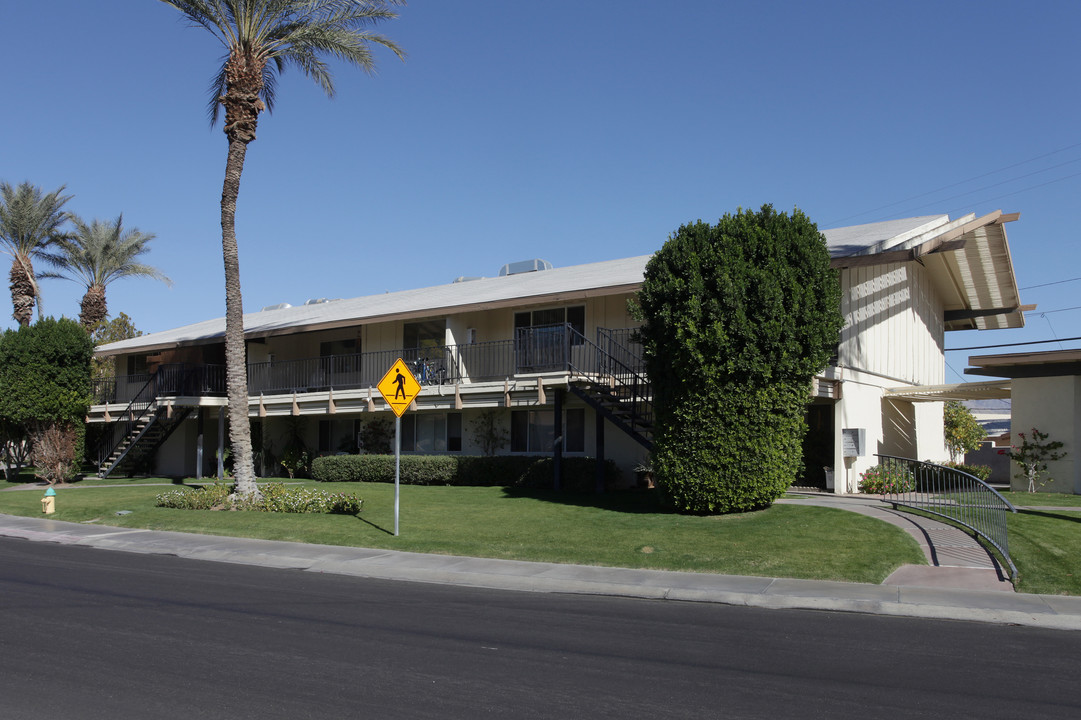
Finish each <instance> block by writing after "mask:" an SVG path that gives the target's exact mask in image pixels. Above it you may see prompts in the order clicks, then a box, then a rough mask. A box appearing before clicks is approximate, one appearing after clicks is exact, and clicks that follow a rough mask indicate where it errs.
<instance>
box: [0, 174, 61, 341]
mask: <svg viewBox="0 0 1081 720" xmlns="http://www.w3.org/2000/svg"><path fill="white" fill-rule="evenodd" d="M62 192H64V186H63V185H61V186H60V187H59V188H57V189H56V190H54V191H52V192H51V193H48V194H45V193H43V192H42V190H41V188H39V187H37V186H35V185H31V184H30V183H28V182H24V183H22V184H21V185H19V187H17V188H13V187H11V185H8V184H7V183H6V182H5V183H0V242H2V243H3V249H4V251H5V252H7V253H8V254H9V255H11V273H10V274H9V276H8V277H9V280H10V286H11V306H12V313H11V316H12V317H13V318H15V320H16V321H17V322H18V323H19V324H20V325H23V326H26V325H29V324H30V320H31V319H32V318H33V316H34V303H35V302H36V303H37V304H38V314H39V315H40V314H41V290H40V288H38V283H37V277H36V276H35V275H34V263H33V260H34V258H38V257H41V256H43V255H44V254H46V253H47V252H48V251H49V247H50V246H51V245H53V244H54V243H55V242H56V241H57V240H58V239H59V238H60V237H62V236H63V233H61V232H60V228H61V226H62V225H63V224H64V223H65V222H67V220H68V217H69V216H68V213H67V212H65V211H64V204H65V203H66V202H67V201H68V200H70V199H71V195H61V193H62Z"/></svg>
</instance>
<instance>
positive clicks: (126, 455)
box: [98, 407, 194, 478]
mask: <svg viewBox="0 0 1081 720" xmlns="http://www.w3.org/2000/svg"><path fill="white" fill-rule="evenodd" d="M193 409H194V408H191V407H178V408H173V409H172V413H171V417H170V413H169V411H168V410H167V409H165V408H161V407H155V408H154V410H153V411H152V412H149V413H147V414H146V415H144V416H143V417H141V418H140V419H138V420H135V421H133V422H131V423H130V426H126V427H125V428H124V430H123V431H122V433H120V441H119V443H118V444H116V445H115V446H114V447H113V449H112V451H111V452H110V453H109V454H108V456H106V457H105V458H103V459H101V460H100V461H99V462H98V477H100V478H104V477H108V476H109V475H110V474H111V473H112V472H113V471H114V470H117V469H120V468H124V469H127V470H129V471H134V470H135V469H136V468H139V467H141V466H142V465H143V463H144V462H146V461H148V460H150V458H152V457H153V456H154V452H155V451H156V450H157V449H158V448H159V447H161V444H162V443H163V442H165V440H166V439H168V437H169V436H170V435H172V434H173V431H174V430H176V429H177V427H179V426H180V422H181V421H182V420H184V418H186V417H187V416H188V415H190V414H191V412H192V410H193ZM115 422H117V423H120V422H123V421H119V420H118V421H115ZM106 435H107V437H113V436H114V435H113V433H107V434H106Z"/></svg>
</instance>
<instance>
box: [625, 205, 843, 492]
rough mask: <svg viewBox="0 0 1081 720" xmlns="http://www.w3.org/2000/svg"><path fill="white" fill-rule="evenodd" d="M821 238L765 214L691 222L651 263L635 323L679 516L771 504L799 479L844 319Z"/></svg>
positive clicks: (662, 474) (656, 462)
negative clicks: (816, 394) (811, 407)
mask: <svg viewBox="0 0 1081 720" xmlns="http://www.w3.org/2000/svg"><path fill="white" fill-rule="evenodd" d="M840 300H841V289H840V284H839V282H838V279H837V272H836V271H835V270H833V269H832V268H830V256H829V250H828V249H827V247H826V243H825V239H824V238H823V236H822V234H821V233H820V232H819V231H818V228H817V227H816V226H815V225H814V223H812V222H811V221H810V220H809V219H808V218H807V216H806V215H804V214H803V213H802V212H800V211H799V210H795V211H794V212H793V213H792V214H791V216H789V215H786V214H785V213H778V212H776V211H775V210H774V209H773V207H772V206H770V205H765V206H763V207H762V208H761V209H760V210H759V211H758V212H753V211H746V210H740V211H738V212H737V213H736V214H735V215H731V214H729V215H725V216H724V217H723V218H721V220H720V221H719V222H718V223H717V224H716V225H709V224H707V223H703V222H701V221H699V222H697V223H693V224H687V225H684V226H682V227H680V228H679V230H678V231H677V232H676V233H675V234H674V235H672V236H671V237H669V239H668V241H667V242H665V244H664V246H663V247H661V249H660V250H659V251H658V252H657V253H656V254H654V255H653V257H652V258H651V259H650V261H649V263H648V264H647V265H646V272H645V278H644V280H643V283H642V288H641V290H640V291H639V293H638V296H637V309H636V311H635V312H636V314H637V315H638V317H639V318H640V319H641V320H642V327H641V331H640V332H641V336H642V346H643V351H644V357H645V361H646V366H647V369H648V371H649V377H650V380H651V381H652V383H653V399H654V417H655V425H656V435H655V443H654V449H653V469H654V471H655V476H656V479H657V483H658V485H659V486H660V487H661V489H662V490H663V491H664V492H665V493H666V494H667V495H668V496H669V497H670V498H671V500H672V501H673V503H674V504H675V506H676V508H677V509H678V510H681V511H684V512H692V513H725V512H738V511H744V510H753V509H757V508H761V507H765V506H768V505H769V504H770V503H772V502H773V501H774V500H776V499H777V498H778V497H780V496H781V495H782V494H783V493H784V492H785V490H786V489H787V488H788V487H789V486H790V485H791V484H792V482H793V481H794V480H795V479H796V478H797V477H798V474H799V471H800V468H801V465H802V440H803V436H804V435H805V434H806V423H805V421H804V414H805V412H806V406H807V402H808V398H809V394H810V385H811V379H812V377H813V376H814V374H815V373H816V372H818V371H820V370H821V369H822V368H823V367H825V366H826V365H827V363H828V362H829V358H830V356H831V354H832V353H833V351H834V349H835V347H836V345H837V341H838V336H839V332H840V330H841V327H842V325H843V322H844V319H843V318H842V316H841V313H840Z"/></svg>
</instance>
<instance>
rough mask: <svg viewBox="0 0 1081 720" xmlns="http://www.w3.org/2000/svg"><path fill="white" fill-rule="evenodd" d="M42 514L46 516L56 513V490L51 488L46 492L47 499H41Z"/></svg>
mask: <svg viewBox="0 0 1081 720" xmlns="http://www.w3.org/2000/svg"><path fill="white" fill-rule="evenodd" d="M41 512H43V513H45V514H46V515H52V514H53V513H54V512H56V490H53V489H52V488H49V489H48V490H46V491H45V497H43V498H41Z"/></svg>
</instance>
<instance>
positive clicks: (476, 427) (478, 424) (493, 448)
mask: <svg viewBox="0 0 1081 720" xmlns="http://www.w3.org/2000/svg"><path fill="white" fill-rule="evenodd" d="M469 427H470V429H471V430H472V431H473V442H475V443H476V444H477V445H479V446H480V451H481V452H482V453H484V455H485V457H492V456H493V455H495V454H496V453H497V452H498V451H499V450H501V449H502V448H504V447H506V445H507V442H508V441H509V440H510V438H509V437H508V436H507V428H506V427H505V426H504V425H503V423H502V422H501V421H500V418H499V413H497V412H496V411H495V410H485V411H484V412H482V413H481V414H480V415H478V416H477V417H475V418H474V419H473V421H472V422H471V423H470V424H469Z"/></svg>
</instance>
